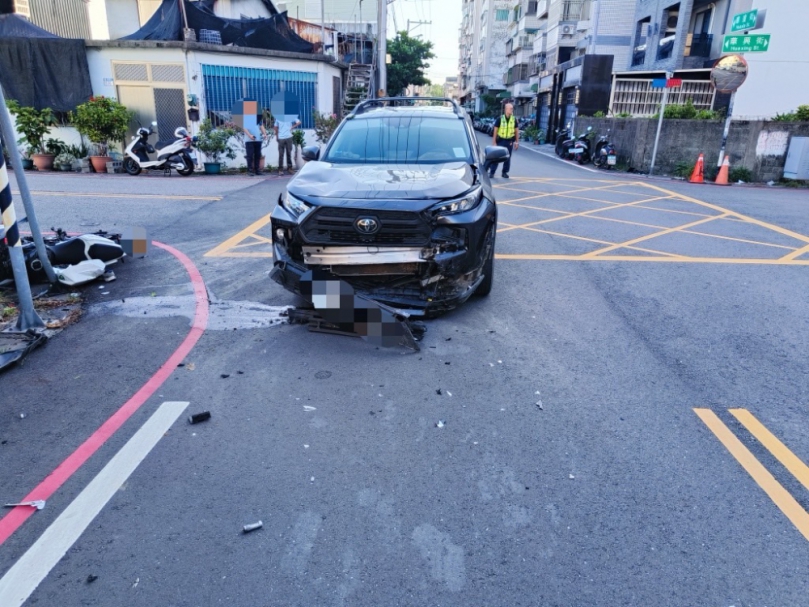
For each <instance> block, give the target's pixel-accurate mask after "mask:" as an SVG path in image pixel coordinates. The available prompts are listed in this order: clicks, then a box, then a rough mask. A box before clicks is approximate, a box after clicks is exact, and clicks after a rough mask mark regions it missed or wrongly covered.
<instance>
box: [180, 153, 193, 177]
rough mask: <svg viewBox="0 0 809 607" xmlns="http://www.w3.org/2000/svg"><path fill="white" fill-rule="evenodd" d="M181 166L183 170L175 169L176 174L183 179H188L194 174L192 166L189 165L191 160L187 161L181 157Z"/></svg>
mask: <svg viewBox="0 0 809 607" xmlns="http://www.w3.org/2000/svg"><path fill="white" fill-rule="evenodd" d="M183 164H184V165H185V168H184V169H177V172H178V173H179V174H180V175H182V176H183V177H188V176H189V175H190V174H191V173H193V172H194V165H193V164H191V160H189V159H188V158H187V157H185V156H183Z"/></svg>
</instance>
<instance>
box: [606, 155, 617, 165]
mask: <svg viewBox="0 0 809 607" xmlns="http://www.w3.org/2000/svg"><path fill="white" fill-rule="evenodd" d="M617 163H618V158H617V157H616V156H607V164H609V165H610V166H614V165H616V164H617Z"/></svg>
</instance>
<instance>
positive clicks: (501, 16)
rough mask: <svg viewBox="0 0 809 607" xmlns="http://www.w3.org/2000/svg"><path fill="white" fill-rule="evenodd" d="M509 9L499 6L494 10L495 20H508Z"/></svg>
mask: <svg viewBox="0 0 809 607" xmlns="http://www.w3.org/2000/svg"><path fill="white" fill-rule="evenodd" d="M508 12H509V11H508V9H507V8H498V9H497V10H496V11H495V12H494V20H495V21H508Z"/></svg>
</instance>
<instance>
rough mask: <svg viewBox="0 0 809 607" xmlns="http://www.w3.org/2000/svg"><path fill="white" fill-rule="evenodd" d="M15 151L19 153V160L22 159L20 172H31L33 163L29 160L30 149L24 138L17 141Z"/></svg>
mask: <svg viewBox="0 0 809 607" xmlns="http://www.w3.org/2000/svg"><path fill="white" fill-rule="evenodd" d="M17 149H18V150H19V151H20V158H21V159H22V170H23V171H33V170H34V161H33V160H31V148H30V147H29V146H28V144H27V143H26V142H25V138H24V137H22V138H20V139H19V140H18V141H17ZM4 151H5V150H4Z"/></svg>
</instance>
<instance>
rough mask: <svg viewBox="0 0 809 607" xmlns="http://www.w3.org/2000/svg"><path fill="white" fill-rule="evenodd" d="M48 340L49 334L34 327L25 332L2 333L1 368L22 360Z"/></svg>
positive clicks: (0, 344)
mask: <svg viewBox="0 0 809 607" xmlns="http://www.w3.org/2000/svg"><path fill="white" fill-rule="evenodd" d="M46 341H48V337H47V335H45V334H44V333H40V332H37V331H34V330H33V329H32V330H30V331H27V332H25V333H0V369H5V368H6V367H9V366H11V365H13V364H14V363H19V362H21V361H22V360H23V359H24V358H25V357H26V356H28V355H29V354H30V353H31V352H32V351H33V350H35V349H36V348H38V347H39V346H41V345H43V344H44V343H45V342H46Z"/></svg>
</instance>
